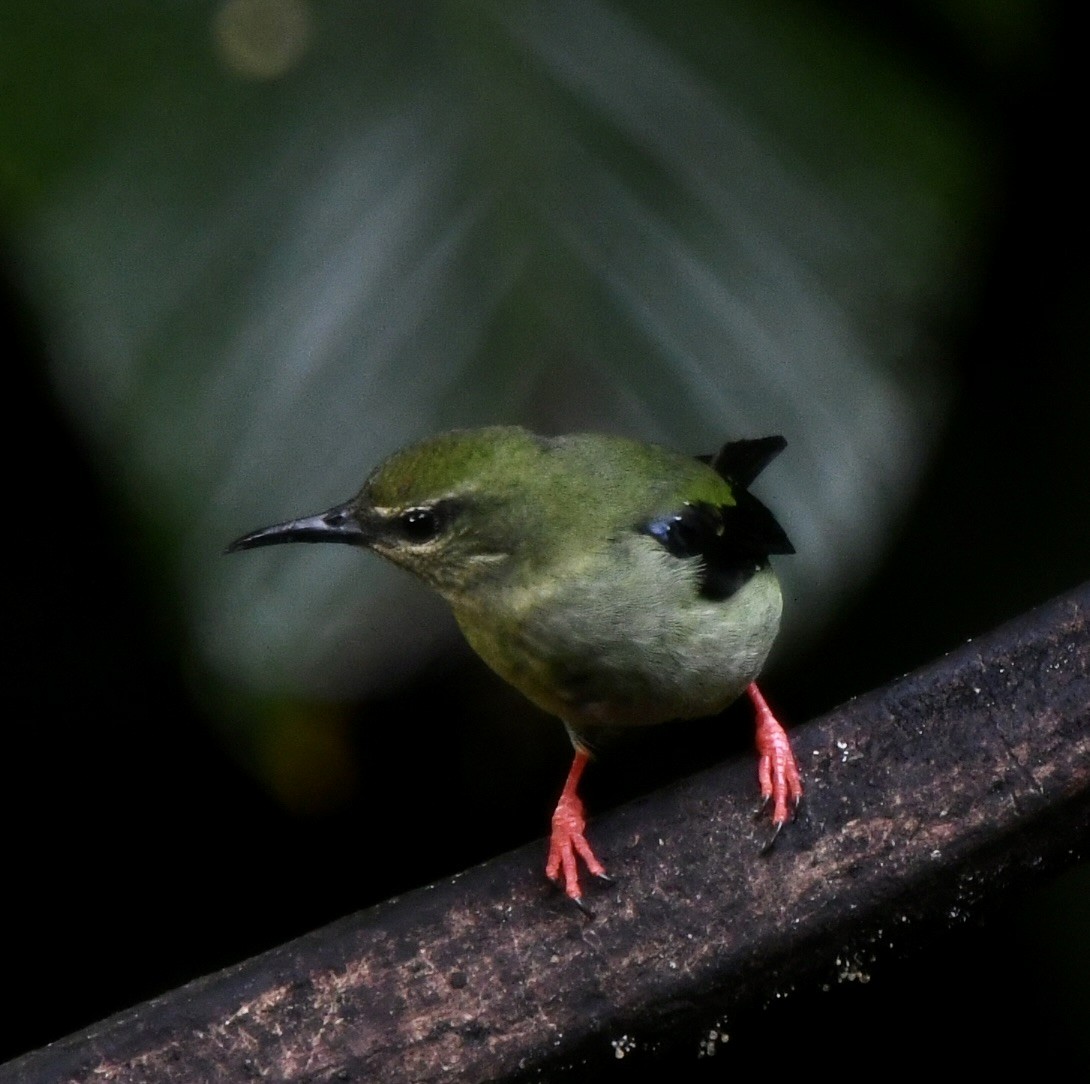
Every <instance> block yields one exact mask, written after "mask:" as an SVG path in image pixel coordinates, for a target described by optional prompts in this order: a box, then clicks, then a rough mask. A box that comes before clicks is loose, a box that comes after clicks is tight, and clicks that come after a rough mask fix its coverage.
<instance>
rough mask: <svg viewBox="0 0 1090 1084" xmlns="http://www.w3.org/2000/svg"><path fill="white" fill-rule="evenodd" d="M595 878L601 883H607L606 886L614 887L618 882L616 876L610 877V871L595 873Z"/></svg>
mask: <svg viewBox="0 0 1090 1084" xmlns="http://www.w3.org/2000/svg"><path fill="white" fill-rule="evenodd" d="M594 879H595V880H596V881H597V882H598V883H599V884H600V885H605V886H606V888H612V887H613V885H615V884H616V883H617V878H616V877H610V875H609V874H608V873H595V874H594Z"/></svg>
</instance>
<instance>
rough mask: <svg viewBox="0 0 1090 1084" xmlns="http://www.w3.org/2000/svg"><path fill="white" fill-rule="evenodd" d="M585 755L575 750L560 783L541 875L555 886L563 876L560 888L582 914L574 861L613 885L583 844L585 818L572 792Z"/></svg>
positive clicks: (579, 800) (583, 907) (585, 910)
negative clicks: (546, 858) (573, 758)
mask: <svg viewBox="0 0 1090 1084" xmlns="http://www.w3.org/2000/svg"><path fill="white" fill-rule="evenodd" d="M587 759H588V757H587V754H586V753H584V752H583V751H582V750H579V751H577V752H576V754H575V760H574V761H573V762H572V766H571V771H570V772H569V773H568V780H567V782H566V783H565V784H564V790H563V791H562V792H561V795H560V800H559V801H558V802H557V803H556V809H555V811H554V812H553V822H552V834H551V835H550V837H549V857H548V860H547V861H546V863H545V876H546V877H548V878H549V880H550V881H553V882H554V883H557V884H559V883H560V878H561V876H563V879H564V883H563V889H564V892H565V894H566V895H567V896H568V898H569V899H570V900H571V901H572V903H574V904H575V906H576V907H578V908H579V910H580V911H582V912H583V913H584V914H586V915H588V916H589V915H591V914H592V912H591V910H590V908H589V907H587V905H586V903H584V902H583V893H582V890H581V889H580V887H579V865H578V859H580V858H581V859H582V860H583V862H584V864H585V865H586V867H587V869H588V870H589V871H590V873H591V874H592V875H593V876H594V877H596V878H597V879H598V880H599V881H601V882H602V883H603V884H613V878H612V877H610V876H609V875H608V874H607V873H606V870H605V867H604V866H603V865H602V863H601V862H599V861H598V858H597V857H596V856H595V854H594V851H592V850H591V847H590V844H589V843H588V842H587V837H586V834H585V833H586V828H587V817H586V811H585V810H584V808H583V800H582V798H580V797H579V795H578V794H577V793H576V787H577V786H578V783H579V777H580V776H581V775H582V774H583V769H584V768H585V767H586V763H587Z"/></svg>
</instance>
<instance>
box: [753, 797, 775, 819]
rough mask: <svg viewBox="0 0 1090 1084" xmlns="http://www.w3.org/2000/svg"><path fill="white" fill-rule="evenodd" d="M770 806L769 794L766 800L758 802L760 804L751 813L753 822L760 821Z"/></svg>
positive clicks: (770, 798)
mask: <svg viewBox="0 0 1090 1084" xmlns="http://www.w3.org/2000/svg"><path fill="white" fill-rule="evenodd" d="M771 804H772V795H771V794H770V795H769V796H768V797H767V798H762V799H761V800H760V802H759V803H758V805H757V808H756V809H755V810H754V811H753V819H754V820H755V821H756V820H760V819H761V817H763V816H764V814H765V813H767V812H768V807H769V806H770V805H771Z"/></svg>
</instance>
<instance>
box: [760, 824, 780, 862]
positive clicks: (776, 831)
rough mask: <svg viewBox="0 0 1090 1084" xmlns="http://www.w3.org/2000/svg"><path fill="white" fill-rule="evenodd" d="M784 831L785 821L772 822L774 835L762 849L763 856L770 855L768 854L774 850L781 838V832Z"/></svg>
mask: <svg viewBox="0 0 1090 1084" xmlns="http://www.w3.org/2000/svg"><path fill="white" fill-rule="evenodd" d="M782 829H783V821H773V822H772V835H771V836H770V837H769V838H768V840H767V841H766V842H765V844H764V846H762V847H761V851H760V853H761V854H768V852H769V851H771V850H772V848H773V846H775V843H776V840H777V839H779V838H780V831H781V830H782Z"/></svg>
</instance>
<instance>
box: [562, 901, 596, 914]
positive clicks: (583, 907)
mask: <svg viewBox="0 0 1090 1084" xmlns="http://www.w3.org/2000/svg"><path fill="white" fill-rule="evenodd" d="M568 899H569V900H571V901H572V903H574V904H575V906H576V907H578V908H579V910H580V911H582V912H583V914H584V915H586V917H587V918H594V912H593V911H592V910H591V909H590V908H589V907H588V906H587V905H586V904H585V903H584V902H583V897H582V896H569V897H568Z"/></svg>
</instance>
